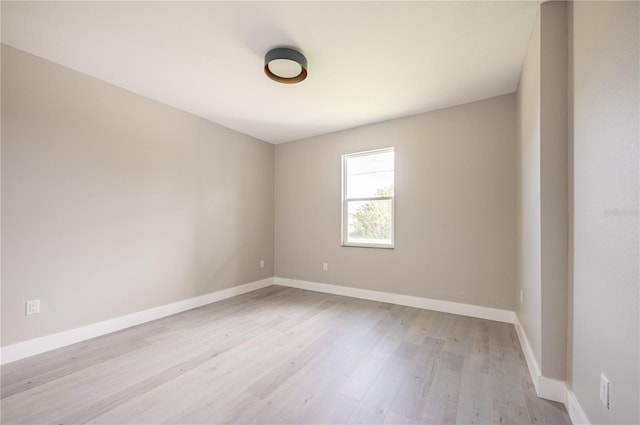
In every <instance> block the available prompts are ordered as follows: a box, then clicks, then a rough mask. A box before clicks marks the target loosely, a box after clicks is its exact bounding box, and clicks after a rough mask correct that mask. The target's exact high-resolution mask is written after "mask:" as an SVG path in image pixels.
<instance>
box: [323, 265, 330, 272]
mask: <svg viewBox="0 0 640 425" xmlns="http://www.w3.org/2000/svg"><path fill="white" fill-rule="evenodd" d="M322 270H323V271H325V272H326V271H329V263H322Z"/></svg>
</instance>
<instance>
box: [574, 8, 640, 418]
mask: <svg viewBox="0 0 640 425" xmlns="http://www.w3.org/2000/svg"><path fill="white" fill-rule="evenodd" d="M572 6H573V7H572V11H571V13H570V19H569V23H570V27H571V29H572V30H571V37H570V38H571V39H572V43H571V55H570V57H571V59H572V68H573V72H572V74H571V77H572V78H571V80H570V84H571V90H570V93H572V96H571V98H570V104H571V105H570V108H569V110H570V111H572V117H570V120H571V127H572V128H573V131H572V134H571V135H572V139H573V169H574V173H573V187H574V194H573V215H572V216H573V247H574V248H573V252H574V256H573V261H572V262H573V267H574V269H573V288H572V289H573V303H572V317H571V319H572V323H573V337H572V346H573V349H572V355H571V366H572V373H571V376H572V379H571V386H572V387H573V391H574V392H575V394H576V396H577V398H578V400H579V402H580V404H581V405H582V407H583V408H584V410H585V412H586V414H587V416H588V417H589V420H590V422H591V423H602V424H604V423H607V424H615V423H618V424H622V423H625V424H632V423H633V424H637V423H640V412H639V407H638V406H639V405H640V389H639V386H640V353H639V347H640V339H639V338H640V337H639V335H640V329H639V321H640V317H639V314H640V313H639V312H640V299H639V281H640V276H639V273H638V268H639V264H638V258H639V255H640V252H639V248H638V243H639V239H640V231H639V227H638V190H639V184H638V182H639V180H640V176H639V174H638V173H639V166H638V165H639V164H638V163H639V150H638V143H639V142H638V140H639V139H640V129H639V126H640V122H639V116H640V108H639V105H640V96H639V93H640V85H639V82H638V79H639V75H640V69H639V68H640V67H639V62H640V57H639V53H638V52H640V41H639V40H640V36H639V34H640V24H639V22H640V4H639V3H638V2H575V3H573V5H572ZM601 372H604V374H605V375H607V377H608V378H609V380H610V381H611V385H612V387H611V388H612V389H611V396H612V408H611V410H610V411H607V410H606V409H605V408H604V406H603V405H602V404H600V401H599V397H598V386H599V380H600V373H601Z"/></svg>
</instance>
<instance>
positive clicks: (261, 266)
mask: <svg viewBox="0 0 640 425" xmlns="http://www.w3.org/2000/svg"><path fill="white" fill-rule="evenodd" d="M260 268H261V269H264V260H260Z"/></svg>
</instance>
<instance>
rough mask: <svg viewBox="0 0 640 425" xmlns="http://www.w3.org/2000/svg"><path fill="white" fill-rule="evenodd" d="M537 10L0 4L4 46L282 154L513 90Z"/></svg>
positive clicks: (489, 5) (518, 6)
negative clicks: (283, 61) (277, 67)
mask: <svg viewBox="0 0 640 425" xmlns="http://www.w3.org/2000/svg"><path fill="white" fill-rule="evenodd" d="M539 4H540V1H480V0H476V1H467V2H458V1H424V2H419V1H416V2H396V1H390V2H306V1H301V2H208V1H200V2H180V1H171V2H169V1H165V2H151V1H143V2H93V1H75V2H51V1H48V2H28V1H19V2H7V1H2V6H1V7H2V42H3V43H6V44H8V45H10V46H13V47H16V48H18V49H22V50H25V51H27V52H30V53H32V54H35V55H37V56H40V57H43V58H45V59H49V60H51V61H53V62H57V63H59V64H62V65H65V66H67V67H70V68H73V69H75V70H78V71H80V72H83V73H86V74H89V75H92V76H94V77H96V78H99V79H101V80H105V81H108V82H110V83H113V84H115V85H118V86H120V87H124V88H126V89H128V90H131V91H133V92H136V93H139V94H141V95H144V96H147V97H149V98H152V99H155V100H158V101H160V102H163V103H166V104H169V105H172V106H175V107H176V108H179V109H182V110H185V111H188V112H191V113H193V114H195V115H198V116H201V117H204V118H206V119H208V120H211V121H214V122H216V123H219V124H222V125H224V126H226V127H229V128H232V129H234V130H237V131H239V132H242V133H245V134H249V135H251V136H255V137H257V138H259V139H262V140H266V141H269V142H272V143H281V142H287V141H292V140H297V139H301V138H305V137H309V136H313V135H318V134H324V133H329V132H333V131H337V130H342V129H345V128H351V127H356V126H359V125H364V124H368V123H372V122H377V121H383V120H387V119H391V118H397V117H402V116H407V115H412V114H417V113H421V112H426V111H430V110H434V109H440V108H443V107H447V106H452V105H456V104H461V103H466V102H471V101H474V100H479V99H484V98H488V97H492V96H497V95H500V94H504V93H510V92H513V91H514V90H515V89H516V86H517V83H518V78H519V74H520V70H521V68H522V63H523V61H524V56H525V50H526V46H527V42H528V40H529V36H530V34H531V31H532V28H533V24H534V21H535V16H536V14H537V11H538V6H539ZM278 46H291V47H297V48H299V49H300V50H301V51H302V52H303V53H304V54H305V55H306V57H307V59H308V63H309V66H308V68H309V77H308V78H307V80H305V81H304V82H302V83H300V84H295V85H283V84H278V83H275V82H273V81H271V80H269V79H268V78H267V77H266V76H265V75H264V73H263V71H262V68H263V60H264V54H265V53H266V52H267V51H268V50H269V49H271V48H273V47H278Z"/></svg>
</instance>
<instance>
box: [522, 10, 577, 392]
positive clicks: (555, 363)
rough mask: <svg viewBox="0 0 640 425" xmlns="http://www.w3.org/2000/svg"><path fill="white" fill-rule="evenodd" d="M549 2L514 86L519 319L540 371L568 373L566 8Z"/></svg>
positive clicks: (555, 375)
mask: <svg viewBox="0 0 640 425" xmlns="http://www.w3.org/2000/svg"><path fill="white" fill-rule="evenodd" d="M566 9H567V8H566V3H565V2H546V3H544V4H542V5H541V7H540V14H539V15H538V19H537V20H536V25H535V28H534V31H533V33H532V36H531V40H530V43H529V47H528V50H527V56H526V59H525V64H524V67H523V71H522V77H521V80H520V86H519V88H518V92H517V95H518V121H519V124H518V126H519V129H520V131H519V135H518V139H519V141H518V158H519V160H518V182H519V183H518V194H519V196H518V199H519V203H518V213H517V214H518V218H517V221H518V235H519V240H518V284H517V286H518V289H519V290H522V291H523V294H524V297H523V302H522V303H521V304H520V302H519V290H518V291H517V292H518V296H517V298H518V301H517V303H518V304H520V305H519V306H518V308H517V314H518V319H519V321H520V323H521V324H522V326H523V329H524V331H525V334H526V335H527V339H528V341H529V343H530V345H531V347H532V350H533V354H534V356H535V361H536V363H537V366H538V368H539V372H540V373H541V374H542V376H545V377H547V378H553V379H557V380H565V379H566V363H567V351H566V350H567V347H566V345H567V343H566V340H567V303H568V299H567V296H568V295H567V292H568V283H567V261H568V259H567V255H568V254H567V251H568V246H567V243H568V242H567V239H568V200H567V197H568V192H567V191H568V189H567V186H568V174H567V173H568V171H567V170H568V163H567V131H568V130H567V72H568V70H567V14H566Z"/></svg>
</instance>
